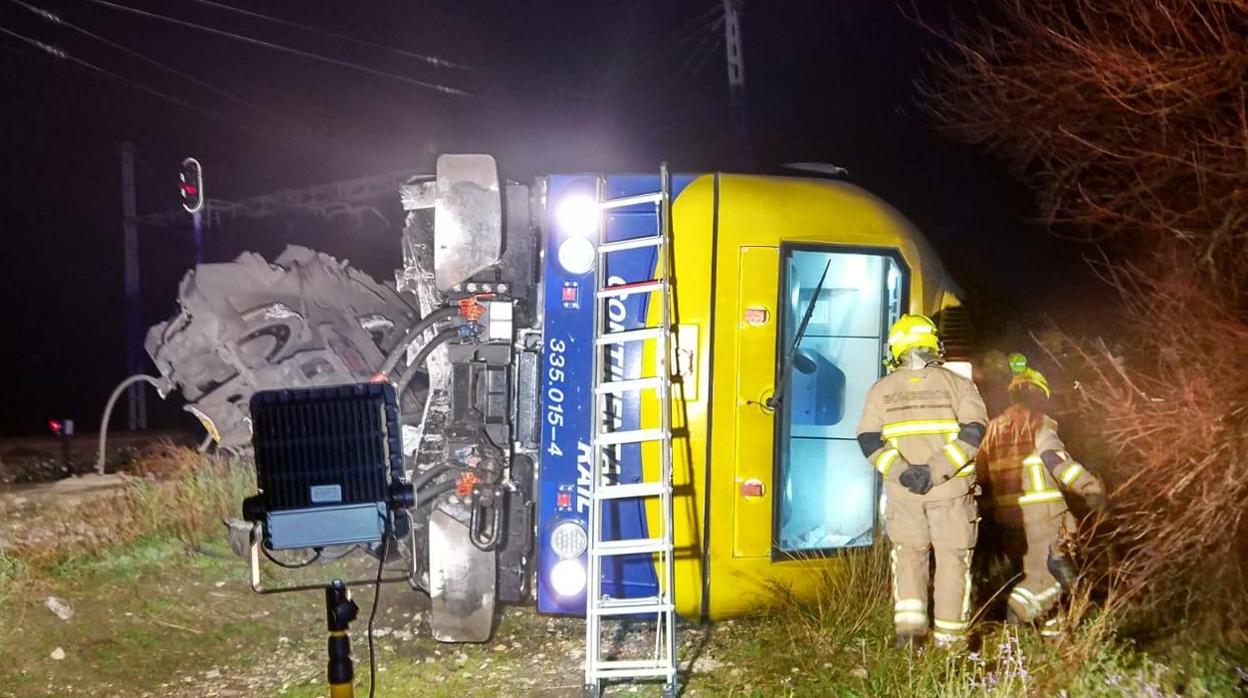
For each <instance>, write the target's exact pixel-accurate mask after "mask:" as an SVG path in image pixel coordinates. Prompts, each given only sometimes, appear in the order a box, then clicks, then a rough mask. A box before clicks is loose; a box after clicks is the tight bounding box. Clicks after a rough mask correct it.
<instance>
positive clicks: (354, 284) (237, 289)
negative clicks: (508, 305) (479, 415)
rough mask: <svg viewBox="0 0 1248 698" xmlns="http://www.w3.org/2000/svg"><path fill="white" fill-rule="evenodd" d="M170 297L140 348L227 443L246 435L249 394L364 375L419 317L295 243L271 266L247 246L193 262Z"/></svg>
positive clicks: (391, 293) (390, 294) (391, 295)
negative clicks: (174, 302) (167, 309)
mask: <svg viewBox="0 0 1248 698" xmlns="http://www.w3.org/2000/svg"><path fill="white" fill-rule="evenodd" d="M178 302H179V305H180V307H181V309H180V310H179V312H178V313H177V314H176V315H174V316H173V317H172V318H170V319H169V320H167V321H165V322H162V323H160V324H158V325H156V326H154V327H152V328H151V329H150V330H148V333H147V341H146V342H145V348H146V349H147V353H148V355H150V356H151V357H152V361H153V362H155V364H156V367H157V369H159V371H160V373H161V375H163V376H165V377H166V378H169V379H170V380H172V381H173V382H174V383H175V384H176V385H177V387H178V389H179V390H180V391H181V393H182V395H183V397H184V398H185V399H186V401H187V403H188V405H187V409H188V410H189V411H192V413H193V414H195V415H196V416H197V417H199V419H200V420H201V421H202V422H204V425H205V427H206V428H208V430H209V433H213V434H214V436H216V437H217V440H218V442H219V443H220V444H221V445H222V446H224V447H227V448H228V447H239V446H243V445H246V444H247V443H249V442H250V441H251V426H250V415H249V413H248V402H249V400H250V399H251V394H252V393H253V392H255V391H256V390H264V389H269V388H281V387H305V386H311V385H333V384H340V383H354V382H361V381H366V380H369V378H371V377H372V375H373V374H374V373H375V372H376V370H377V369H378V368H379V367H380V366H381V364H382V362H383V361H384V359H385V356H386V354H387V353H388V352H389V351H390V350H392V349H393V348H394V347H395V345H396V344H398V342H399V340H400V339H401V338H402V336H403V334H404V332H405V331H406V329H407V328H408V327H410V326H411V325H412V323H414V322H415V321H416V320H417V319H418V317H419V314H418V313H417V311H416V310H415V309H413V308H412V307H411V305H410V304H409V303H408V302H407V301H405V300H404V299H403V297H402V296H400V295H399V294H398V293H397V292H396V291H395V290H394V289H393V288H391V287H389V286H385V285H383V284H379V283H377V282H376V281H374V280H373V279H372V278H371V277H369V276H368V275H367V274H364V273H362V272H360V271H358V270H356V269H353V268H352V267H350V266H349V265H348V264H347V263H346V262H343V261H339V260H337V259H335V258H333V257H330V256H329V255H326V254H321V253H318V252H314V251H312V250H310V249H307V248H305V247H299V246H290V247H287V248H286V250H285V251H284V252H283V253H282V254H281V256H279V257H278V258H277V259H276V260H274V261H273V262H271V263H270V262H268V261H266V260H265V259H264V258H263V257H261V256H260V255H258V254H255V253H252V252H245V253H243V254H242V255H239V257H238V258H237V259H235V260H234V261H233V262H226V263H221V264H201V265H200V266H198V267H197V268H196V269H194V270H192V271H190V272H187V274H186V276H185V277H183V279H182V283H181V285H180V287H179V291H178ZM421 388H422V386H418V387H417V390H418V391H419V390H421ZM409 399H410V398H409ZM421 402H423V397H422V398H421Z"/></svg>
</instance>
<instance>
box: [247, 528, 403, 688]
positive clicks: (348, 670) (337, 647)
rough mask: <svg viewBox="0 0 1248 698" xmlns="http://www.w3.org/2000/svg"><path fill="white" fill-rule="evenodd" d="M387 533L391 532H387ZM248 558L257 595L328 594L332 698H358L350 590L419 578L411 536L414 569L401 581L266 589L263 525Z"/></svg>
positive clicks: (355, 610)
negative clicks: (352, 658)
mask: <svg viewBox="0 0 1248 698" xmlns="http://www.w3.org/2000/svg"><path fill="white" fill-rule="evenodd" d="M387 530H388V529H387ZM249 538H250V546H249V547H250V551H249V557H250V558H251V589H252V591H254V592H256V593H257V594H286V593H290V592H296V591H317V590H324V591H325V620H326V626H327V627H328V629H329V640H328V643H327V650H328V653H329V698H355V664H354V663H353V662H352V661H351V637H350V636H349V635H348V634H347V633H348V631H349V630H350V625H351V621H353V620H355V618H356V616H357V615H358V614H359V611H360V608H359V606H356V605H355V602H354V601H352V600H351V594H350V592H349V591H347V589H348V588H349V587H353V586H371V587H374V588H375V591H374V593H380V592H381V589H380V586H381V585H382V584H396V583H399V582H403V583H408V582H410V581H411V580H412V579H413V578H415V576H416V543H415V540H414V539H413V538H412V536H411V535H410V534H409V535H408V539H409V542H410V545H411V560H412V566H411V569H410V570H404V571H405V572H406V574H405V575H404V576H402V577H382V578H380V579H377V578H373V579H354V580H351V581H343V580H341V579H335V580H333V581H331V582H329V583H328V584H298V585H295V586H285V587H265V586H264V584H263V583H262V578H261V573H260V546H261V545H262V543H261V536H260V524H259V523H255V524H252V527H251V532H250V534H249ZM389 540H391V539H390V538H389V537H388V536H387V537H383V539H382V548H381V550H380V551H378V554H379V555H382V556H384V555H386V554H387V552H388V550H389V546H390V543H389Z"/></svg>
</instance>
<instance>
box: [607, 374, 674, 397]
mask: <svg viewBox="0 0 1248 698" xmlns="http://www.w3.org/2000/svg"><path fill="white" fill-rule="evenodd" d="M662 387H663V379H662V378H660V377H659V376H647V377H646V378H628V379H625V380H618V381H607V382H606V383H599V384H598V387H596V388H594V392H595V393H597V394H599V395H615V394H617V393H627V392H628V391H630V390H647V389H650V388H655V389H657V388H662Z"/></svg>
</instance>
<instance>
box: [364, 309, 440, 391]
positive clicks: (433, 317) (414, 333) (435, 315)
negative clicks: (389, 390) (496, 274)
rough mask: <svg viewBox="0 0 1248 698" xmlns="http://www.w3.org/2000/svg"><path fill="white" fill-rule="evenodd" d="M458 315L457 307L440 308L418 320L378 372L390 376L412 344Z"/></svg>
mask: <svg viewBox="0 0 1248 698" xmlns="http://www.w3.org/2000/svg"><path fill="white" fill-rule="evenodd" d="M458 314H459V308H457V307H446V308H438V309H437V310H435V311H433V312H431V313H429V314H428V315H426V316H424V317H423V318H421V319H420V320H418V321H417V322H416V324H415V325H412V327H411V329H409V330H408V331H407V332H406V333H405V334H404V335H403V339H401V340H399V343H398V345H397V346H395V348H394V349H393V350H392V351H391V352H390V354H389V355H388V356H387V357H386V360H385V362H384V363H382V364H381V368H379V369H377V372H378V373H380V374H381V375H383V376H389V375H390V372H391V371H393V370H394V367H395V366H398V365H399V361H400V360H401V359H402V358H403V355H404V354H406V353H407V348H408V347H409V346H411V344H412V342H414V341H416V339H417V338H418V337H420V336H421V335H422V334H424V333H425V330H427V329H429V328H430V327H433V326H434V325H435V324H437V323H439V322H441V321H443V320H450V319H451V318H453V317H455V316H456V315H458Z"/></svg>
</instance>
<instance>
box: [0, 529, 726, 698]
mask: <svg viewBox="0 0 1248 698" xmlns="http://www.w3.org/2000/svg"><path fill="white" fill-rule="evenodd" d="M223 549H224V543H223V542H221V541H214V542H213V543H211V544H209V545H208V550H209V552H211V553H214V554H212V555H202V554H200V555H193V554H188V553H187V552H186V551H185V550H183V548H182V547H181V546H180V544H177V543H175V542H172V541H149V542H147V543H145V544H142V545H139V546H137V547H136V548H134V549H133V550H131V551H130V552H127V553H125V554H123V555H118V556H114V557H107V558H103V559H100V560H97V561H92V562H84V563H80V564H77V565H71V566H66V567H63V568H60V569H57V570H56V572H55V574H54V575H52V576H50V577H47V578H41V579H37V580H36V579H29V578H27V579H24V580H16V581H15V580H10V581H9V583H8V584H7V587H6V588H7V590H8V591H7V592H5V591H3V590H0V628H2V630H0V656H3V657H4V658H5V660H6V661H4V662H0V696H12V697H14V698H33V697H35V696H39V697H51V696H56V697H57V698H72V697H74V696H123V695H124V696H126V697H127V698H133V697H134V696H151V697H156V696H160V697H161V698H169V697H173V698H204V697H206V696H240V697H243V696H245V697H247V698H253V697H255V698H259V697H264V696H285V697H289V698H313V697H315V696H322V697H323V696H325V695H326V689H325V688H324V671H325V669H324V662H325V656H324V652H325V645H324V642H325V640H324V611H323V606H322V604H323V597H321V596H320V595H319V594H318V593H314V592H306V593H297V594H281V595H268V596H261V595H257V594H255V593H253V592H252V591H251V590H250V587H249V586H248V584H247V581H246V579H245V565H244V563H243V561H241V560H237V559H227V558H226V557H225V556H220V557H218V556H217V555H216V554H215V553H216V552H217V551H218V550H223ZM370 563H371V559H362V560H358V561H356V562H354V563H352V564H350V565H345V564H344V563H335V564H336V565H337V566H336V567H321V568H320V569H319V570H318V571H317V574H318V575H319V576H320V577H322V578H325V577H332V576H334V575H335V574H340V575H344V576H349V575H353V574H354V575H361V574H365V575H366V573H367V571H368V570H371V569H373V568H372V566H371V564H370ZM352 568H355V569H352ZM292 574H293V573H292ZM304 576H305V577H306V576H308V575H304ZM354 596H355V599H356V601H357V603H358V604H359V605H360V607H361V618H360V619H359V620H358V621H357V622H356V623H355V624H354V626H353V632H352V635H353V650H354V656H355V659H356V663H357V664H356V674H357V676H358V677H360V683H361V684H366V683H367V680H366V677H367V675H368V659H367V658H368V650H367V643H366V633H365V628H366V626H367V614H368V611H369V609H370V604H371V603H372V590H371V589H361V590H359V591H357V592H355V594H354ZM49 598H55V599H56V600H57V602H58V603H59V604H63V605H64V606H67V607H68V608H70V609H72V616H71V617H69V618H68V619H65V620H62V619H61V618H60V617H58V615H57V614H56V613H55V612H54V611H53V610H51V609H50V608H49V602H48V599H49ZM427 605H428V601H427V598H426V597H425V596H424V595H423V594H420V593H417V592H414V591H412V590H410V589H407V588H406V587H403V586H401V585H391V586H387V587H384V588H383V595H382V600H381V609H380V611H379V614H378V618H377V622H376V625H375V628H376V631H375V637H376V650H377V660H378V687H379V691H378V692H379V695H382V696H386V697H387V698H404V697H409V696H463V695H472V696H547V697H549V698H565V697H566V698H573V697H579V696H581V679H582V674H581V671H582V668H581V666H582V665H581V662H582V657H583V654H582V647H583V642H584V636H583V632H584V624H583V622H582V621H581V620H580V619H569V618H550V617H545V616H539V615H537V614H536V613H535V612H534V611H533V609H532V608H508V609H505V610H504V611H503V613H502V615H501V618H500V622H499V625H498V628H497V631H496V633H495V636H494V638H493V640H492V641H491V642H489V643H485V644H482V645H447V644H441V643H438V642H435V641H434V640H433V639H432V638H431V637H430V633H429V628H428V623H427V619H426V613H427ZM702 632H703V631H701V630H698V629H690V630H689V631H687V632H684V633H683V634H682V642H683V643H684V644H685V645H686V646H687V647H690V648H692V647H694V646H695V645H696V644H698V643H699V642H701V640H702V637H703V636H702ZM641 638H642V636H641V635H640V634H636V635H632V636H628V637H627V638H626V639H625V642H626V643H632V644H636V643H637V642H639V641H641ZM58 650H59V651H58ZM685 654H686V656H689V651H686V652H685ZM708 666H712V667H714V666H716V664H715V663H713V662H712V664H710V665H708ZM638 691H640V694H641V695H648V694H649V693H654V692H657V689H655V690H653V691H652V690H650V689H649V688H647V687H641V688H638V687H631V686H623V687H617V688H615V689H613V690H612V692H611V694H612V695H629V694H633V693H638ZM698 694H699V691H698V690H697V689H694V690H692V691H691V692H687V693H686V695H698ZM363 695H367V694H366V693H365V694H363Z"/></svg>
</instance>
